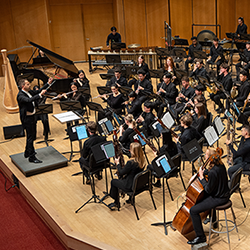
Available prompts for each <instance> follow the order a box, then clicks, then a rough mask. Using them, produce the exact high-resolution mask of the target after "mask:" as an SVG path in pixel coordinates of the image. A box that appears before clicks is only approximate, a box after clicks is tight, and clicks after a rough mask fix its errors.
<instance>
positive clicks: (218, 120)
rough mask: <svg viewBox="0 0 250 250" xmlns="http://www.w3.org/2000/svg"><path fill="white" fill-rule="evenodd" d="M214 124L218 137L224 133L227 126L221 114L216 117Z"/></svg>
mask: <svg viewBox="0 0 250 250" xmlns="http://www.w3.org/2000/svg"><path fill="white" fill-rule="evenodd" d="M213 126H214V128H215V131H216V132H217V135H218V137H219V138H220V137H222V136H223V135H224V134H222V133H223V131H224V130H225V126H224V124H223V122H222V120H221V118H220V116H219V115H218V116H216V117H215V118H214V121H213ZM217 147H219V140H218V141H217Z"/></svg>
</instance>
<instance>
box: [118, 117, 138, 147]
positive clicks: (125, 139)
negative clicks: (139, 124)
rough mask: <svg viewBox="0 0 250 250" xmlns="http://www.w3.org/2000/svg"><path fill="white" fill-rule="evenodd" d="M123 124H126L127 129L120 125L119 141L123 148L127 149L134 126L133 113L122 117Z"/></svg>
mask: <svg viewBox="0 0 250 250" xmlns="http://www.w3.org/2000/svg"><path fill="white" fill-rule="evenodd" d="M124 121H125V125H126V126H127V129H124V127H125V126H124V125H121V126H120V137H119V142H120V143H121V144H122V146H123V147H124V148H125V149H129V147H130V144H131V141H130V137H129V136H130V135H131V134H132V133H133V132H134V128H135V127H136V123H135V119H134V117H133V115H131V114H128V115H126V116H125V117H124Z"/></svg>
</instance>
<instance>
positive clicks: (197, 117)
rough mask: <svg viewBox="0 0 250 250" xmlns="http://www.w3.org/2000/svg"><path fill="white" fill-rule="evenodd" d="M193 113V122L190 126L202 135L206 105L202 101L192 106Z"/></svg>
mask: <svg viewBox="0 0 250 250" xmlns="http://www.w3.org/2000/svg"><path fill="white" fill-rule="evenodd" d="M194 111H195V114H194V115H193V116H192V118H193V122H192V127H193V128H195V129H196V131H197V132H198V133H199V134H200V135H202V132H203V131H204V130H205V129H206V127H207V112H206V107H205V105H204V104H203V103H197V104H195V107H194Z"/></svg>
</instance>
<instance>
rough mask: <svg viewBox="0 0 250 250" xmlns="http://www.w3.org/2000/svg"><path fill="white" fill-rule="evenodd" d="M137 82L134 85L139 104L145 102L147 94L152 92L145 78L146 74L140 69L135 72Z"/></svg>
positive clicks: (150, 85) (151, 87)
mask: <svg viewBox="0 0 250 250" xmlns="http://www.w3.org/2000/svg"><path fill="white" fill-rule="evenodd" d="M137 74H138V78H139V79H138V81H136V83H135V85H134V90H135V93H136V94H137V95H138V97H139V100H140V101H141V103H143V102H145V101H146V99H147V94H150V93H152V92H153V86H152V84H151V82H150V81H149V80H148V79H147V78H146V72H145V71H144V70H142V69H139V70H138V71H137Z"/></svg>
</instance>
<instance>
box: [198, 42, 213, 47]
mask: <svg viewBox="0 0 250 250" xmlns="http://www.w3.org/2000/svg"><path fill="white" fill-rule="evenodd" d="M199 43H200V45H201V46H202V47H211V46H212V44H213V43H212V42H211V41H199Z"/></svg>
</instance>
